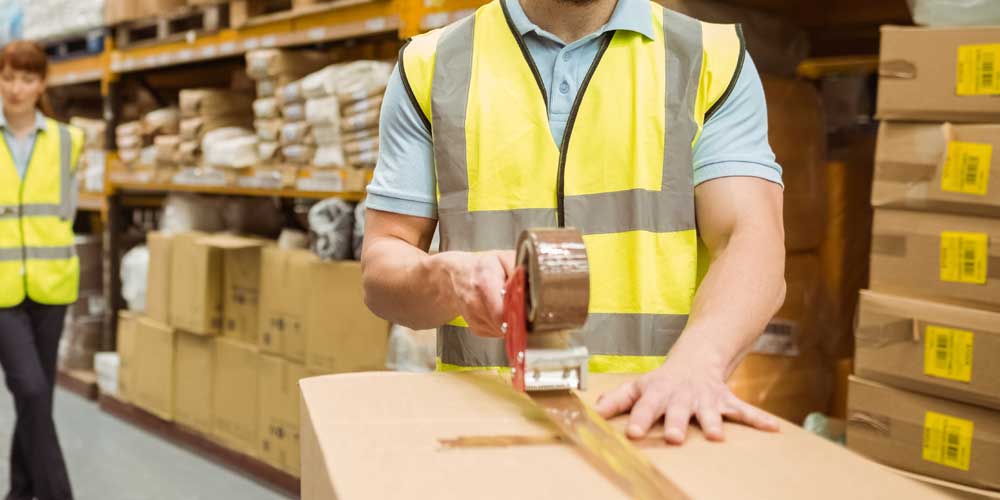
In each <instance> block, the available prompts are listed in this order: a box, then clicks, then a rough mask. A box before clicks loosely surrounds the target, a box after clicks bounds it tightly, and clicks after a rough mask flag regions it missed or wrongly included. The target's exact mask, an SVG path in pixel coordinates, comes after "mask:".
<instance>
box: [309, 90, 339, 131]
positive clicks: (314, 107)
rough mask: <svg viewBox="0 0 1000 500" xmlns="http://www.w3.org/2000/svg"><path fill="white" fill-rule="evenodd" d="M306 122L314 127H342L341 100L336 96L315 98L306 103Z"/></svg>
mask: <svg viewBox="0 0 1000 500" xmlns="http://www.w3.org/2000/svg"><path fill="white" fill-rule="evenodd" d="M306 121H307V122H309V123H311V124H313V125H324V126H330V127H335V126H339V125H340V100H339V99H337V97H336V96H327V97H314V98H311V99H309V100H307V101H306Z"/></svg>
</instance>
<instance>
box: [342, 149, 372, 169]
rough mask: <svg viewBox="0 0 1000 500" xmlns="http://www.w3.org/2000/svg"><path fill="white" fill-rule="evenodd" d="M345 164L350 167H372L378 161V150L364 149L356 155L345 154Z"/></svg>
mask: <svg viewBox="0 0 1000 500" xmlns="http://www.w3.org/2000/svg"><path fill="white" fill-rule="evenodd" d="M346 159H347V164H348V165H351V166H352V167H359V168H360V167H374V166H375V163H376V162H378V151H377V150H376V151H365V152H362V153H359V154H356V155H347V158H346Z"/></svg>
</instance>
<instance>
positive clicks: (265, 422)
mask: <svg viewBox="0 0 1000 500" xmlns="http://www.w3.org/2000/svg"><path fill="white" fill-rule="evenodd" d="M306 376H307V375H306V369H305V367H304V366H302V365H300V364H298V363H292V362H290V361H287V360H284V359H281V358H278V357H274V356H267V355H261V356H260V371H258V372H257V394H258V395H259V400H258V414H259V420H258V424H257V431H258V433H259V434H260V442H259V443H260V458H261V459H262V460H264V461H265V462H267V463H269V464H271V465H272V466H274V467H276V468H278V469H281V470H283V471H285V472H287V473H289V474H292V475H293V476H295V477H298V476H299V469H300V465H299V404H300V399H301V398H300V397H299V380H300V379H303V378H306Z"/></svg>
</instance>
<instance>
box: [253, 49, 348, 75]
mask: <svg viewBox="0 0 1000 500" xmlns="http://www.w3.org/2000/svg"><path fill="white" fill-rule="evenodd" d="M329 60H330V55H329V54H328V53H326V52H324V51H314V50H287V49H260V50H251V51H250V52H247V53H246V63H247V75H248V76H250V78H252V79H254V80H262V79H264V78H273V77H277V76H280V75H285V76H291V77H293V78H298V77H300V76H302V75H306V74H309V73H311V72H313V71H316V70H317V69H319V68H322V67H323V66H325V65H326V64H328V61H329Z"/></svg>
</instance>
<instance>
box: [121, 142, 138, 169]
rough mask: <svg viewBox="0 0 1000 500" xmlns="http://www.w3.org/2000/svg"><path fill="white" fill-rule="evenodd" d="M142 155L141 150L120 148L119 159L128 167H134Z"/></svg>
mask: <svg viewBox="0 0 1000 500" xmlns="http://www.w3.org/2000/svg"><path fill="white" fill-rule="evenodd" d="M140 155H142V149H141V148H123V147H120V146H119V147H118V159H119V160H121V161H122V163H124V164H126V165H132V164H133V163H136V162H138V161H139V156H140Z"/></svg>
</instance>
